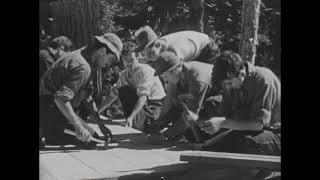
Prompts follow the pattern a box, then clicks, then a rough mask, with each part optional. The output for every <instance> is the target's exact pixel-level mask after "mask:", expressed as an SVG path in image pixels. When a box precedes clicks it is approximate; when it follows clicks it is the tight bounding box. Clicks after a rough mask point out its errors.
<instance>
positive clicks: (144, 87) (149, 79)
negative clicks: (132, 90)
mask: <svg viewBox="0 0 320 180" xmlns="http://www.w3.org/2000/svg"><path fill="white" fill-rule="evenodd" d="M136 81H137V95H138V96H147V97H149V96H150V94H151V87H152V84H153V83H154V76H153V72H152V71H151V70H144V69H143V70H141V71H138V72H137V73H136Z"/></svg>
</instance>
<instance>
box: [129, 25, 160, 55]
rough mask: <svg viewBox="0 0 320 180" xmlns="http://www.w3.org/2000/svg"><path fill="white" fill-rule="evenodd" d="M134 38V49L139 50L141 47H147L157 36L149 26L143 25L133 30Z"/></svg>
mask: <svg viewBox="0 0 320 180" xmlns="http://www.w3.org/2000/svg"><path fill="white" fill-rule="evenodd" d="M134 38H135V40H136V43H137V45H138V47H137V48H136V49H135V51H136V52H141V51H142V50H143V49H145V48H147V47H149V46H150V45H151V44H152V43H153V42H154V41H155V40H157V39H158V36H157V34H156V33H155V32H154V31H153V30H152V29H151V27H150V26H143V27H141V28H139V29H138V30H136V31H135V33H134Z"/></svg>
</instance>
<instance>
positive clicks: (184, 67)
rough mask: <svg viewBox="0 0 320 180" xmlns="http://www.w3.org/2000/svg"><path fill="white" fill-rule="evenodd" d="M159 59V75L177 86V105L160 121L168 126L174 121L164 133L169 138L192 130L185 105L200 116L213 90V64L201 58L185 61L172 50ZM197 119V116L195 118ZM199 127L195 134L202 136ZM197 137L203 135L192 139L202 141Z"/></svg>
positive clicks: (174, 100)
mask: <svg viewBox="0 0 320 180" xmlns="http://www.w3.org/2000/svg"><path fill="white" fill-rule="evenodd" d="M156 61H157V62H158V63H157V67H156V68H155V69H157V71H156V73H155V75H161V77H162V78H163V79H164V80H165V81H167V82H168V83H171V84H172V86H175V87H176V88H177V90H176V93H175V94H173V95H172V96H171V98H170V101H172V104H173V107H172V108H171V109H170V110H169V112H167V113H166V114H165V115H163V116H162V117H161V119H160V121H159V122H160V126H166V125H167V124H169V123H170V122H173V123H174V125H173V126H172V127H170V128H169V129H168V130H166V131H165V132H163V135H164V136H165V137H166V138H169V139H175V138H176V137H179V136H181V135H182V134H183V133H184V132H185V131H186V130H187V129H188V125H187V124H188V122H187V121H186V119H185V117H184V115H183V113H182V112H183V111H184V109H185V108H184V107H185V106H187V107H188V109H189V110H191V111H192V112H193V113H194V114H196V116H199V113H200V109H201V106H202V104H203V102H204V99H205V98H206V97H207V96H208V93H209V92H210V90H211V89H212V85H211V74H212V69H213V65H212V64H208V63H203V62H198V61H190V62H183V61H182V60H181V59H180V58H179V57H178V56H176V55H175V54H174V53H173V52H170V51H166V52H163V53H161V55H160V56H159V57H158V59H157V60H156ZM196 120H197V119H194V120H193V121H196ZM186 122H187V123H186ZM195 128H196V129H195V132H193V133H194V135H195V136H198V135H199V134H198V132H196V131H197V128H198V127H195ZM192 131H194V130H192ZM188 134H189V133H188ZM185 135H186V134H185ZM187 138H188V137H187ZM193 138H196V139H193ZM197 138H199V137H192V136H190V138H189V140H196V141H198V140H200V139H197Z"/></svg>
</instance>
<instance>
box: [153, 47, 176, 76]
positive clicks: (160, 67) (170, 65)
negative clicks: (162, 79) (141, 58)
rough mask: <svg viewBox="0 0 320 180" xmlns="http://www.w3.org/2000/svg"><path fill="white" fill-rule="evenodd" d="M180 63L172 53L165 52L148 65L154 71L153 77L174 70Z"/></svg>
mask: <svg viewBox="0 0 320 180" xmlns="http://www.w3.org/2000/svg"><path fill="white" fill-rule="evenodd" d="M181 63H182V60H181V59H180V58H179V57H178V56H177V55H176V54H175V53H173V52H171V51H165V52H163V53H161V54H160V55H159V57H158V58H157V59H156V60H155V61H154V62H152V63H151V64H150V65H151V66H152V67H153V68H154V69H155V71H156V72H155V73H154V75H155V76H158V75H161V74H163V73H164V72H167V71H170V70H172V69H174V68H176V67H177V66H178V65H180V64H181Z"/></svg>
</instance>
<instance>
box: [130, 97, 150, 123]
mask: <svg viewBox="0 0 320 180" xmlns="http://www.w3.org/2000/svg"><path fill="white" fill-rule="evenodd" d="M146 102H147V96H140V97H139V99H138V101H137V103H136V104H135V106H134V108H133V110H132V112H131V115H130V117H131V118H134V117H135V116H136V115H137V114H138V113H139V112H140V111H141V109H142V108H143V106H144V105H145V104H146Z"/></svg>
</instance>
